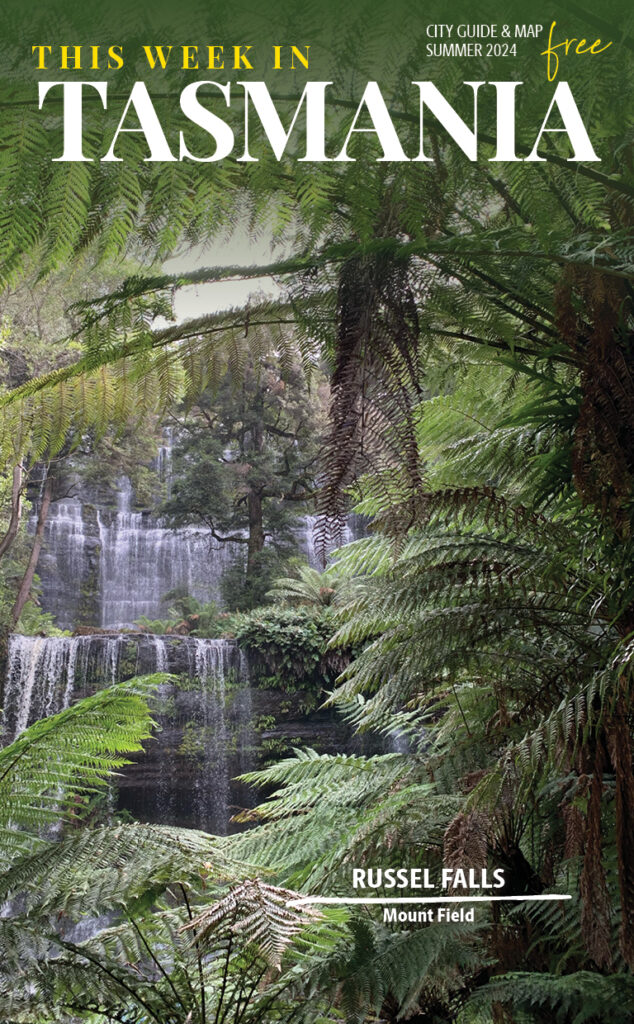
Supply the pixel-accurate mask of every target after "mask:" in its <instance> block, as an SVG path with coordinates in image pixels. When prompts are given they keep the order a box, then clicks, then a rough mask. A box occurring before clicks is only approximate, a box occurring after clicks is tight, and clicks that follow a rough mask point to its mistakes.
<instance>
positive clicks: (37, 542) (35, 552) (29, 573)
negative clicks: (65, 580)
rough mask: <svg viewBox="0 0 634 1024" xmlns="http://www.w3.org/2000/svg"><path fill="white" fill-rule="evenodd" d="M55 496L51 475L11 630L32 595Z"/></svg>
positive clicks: (16, 601)
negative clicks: (45, 530) (45, 529)
mask: <svg viewBox="0 0 634 1024" xmlns="http://www.w3.org/2000/svg"><path fill="white" fill-rule="evenodd" d="M52 495H53V477H52V475H51V474H50V473H49V474H48V475H47V477H46V482H45V484H44V493H43V494H42V504H41V506H40V512H39V515H38V517H37V526H36V528H35V537H34V538H33V547H32V548H31V554H30V556H29V563H28V565H27V567H26V572H25V573H24V576H23V577H22V582H21V584H20V589H19V590H18V596H17V597H16V599H15V604H14V606H13V610H12V612H11V629H12V630H13V629H15V627H16V625H17V622H18V619H19V618H20V616H21V614H22V612H23V610H24V606H25V604H26V602H27V601H28V599H29V596H30V594H31V587H32V586H33V577H34V576H35V570H36V569H37V563H38V561H39V557H40V551H41V550H42V542H43V540H44V527H45V526H46V520H47V517H48V510H49V508H50V505H51V497H52Z"/></svg>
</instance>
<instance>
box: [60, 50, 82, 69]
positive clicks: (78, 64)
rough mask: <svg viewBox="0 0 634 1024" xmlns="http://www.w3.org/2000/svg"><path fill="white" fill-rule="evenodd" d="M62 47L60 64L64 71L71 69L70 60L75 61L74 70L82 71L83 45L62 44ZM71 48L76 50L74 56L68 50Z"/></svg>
mask: <svg viewBox="0 0 634 1024" xmlns="http://www.w3.org/2000/svg"><path fill="white" fill-rule="evenodd" d="M60 49H61V51H62V60H61V64H60V67H61V69H62V71H68V70H70V69H69V66H68V62H69V60H72V61H73V70H74V71H81V46H62V47H60ZM69 50H74V53H73V55H72V56H71V55H70V53H69V52H68V51H69Z"/></svg>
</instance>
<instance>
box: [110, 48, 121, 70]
mask: <svg viewBox="0 0 634 1024" xmlns="http://www.w3.org/2000/svg"><path fill="white" fill-rule="evenodd" d="M108 57H109V58H110V59H109V60H108V67H109V68H110V70H111V71H112V70H115V69H116V70H117V71H118V70H119V69H120V68H122V67H123V47H122V46H109V47H108ZM111 61H114V64H112V63H111Z"/></svg>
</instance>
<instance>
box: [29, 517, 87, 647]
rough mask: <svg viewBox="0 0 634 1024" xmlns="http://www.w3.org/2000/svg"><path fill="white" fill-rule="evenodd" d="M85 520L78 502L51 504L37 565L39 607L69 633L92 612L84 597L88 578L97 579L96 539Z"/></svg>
mask: <svg viewBox="0 0 634 1024" xmlns="http://www.w3.org/2000/svg"><path fill="white" fill-rule="evenodd" d="M89 519H90V516H89V515H86V513H85V508H84V506H83V505H82V503H81V502H80V501H78V500H77V499H68V500H64V501H58V502H55V503H53V505H52V506H51V510H50V512H49V516H48V520H47V523H46V532H45V544H44V548H43V551H42V554H41V556H40V563H39V565H38V574H39V576H40V579H41V583H42V605H43V606H44V608H46V609H47V611H50V612H52V614H53V615H54V617H55V621H56V622H57V625H58V626H59V628H60V629H72V627H73V626H74V625H75V623H76V622H78V621H81V620H82V619H83V620H85V619H86V618H90V617H91V615H92V616H93V617H94V615H95V612H96V609H95V608H94V607H93V608H89V607H87V606H85V593H84V591H89V589H90V578H91V575H95V576H96V575H97V572H96V569H97V565H98V559H99V552H98V539H97V537H96V536H95V533H94V531H92V532H91V527H90V522H89ZM83 604H84V606H82V605H83Z"/></svg>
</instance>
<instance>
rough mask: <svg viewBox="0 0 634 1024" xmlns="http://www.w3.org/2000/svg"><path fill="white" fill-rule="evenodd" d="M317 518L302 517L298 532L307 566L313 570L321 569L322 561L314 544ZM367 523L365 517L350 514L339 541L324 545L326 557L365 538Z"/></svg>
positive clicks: (330, 541)
mask: <svg viewBox="0 0 634 1024" xmlns="http://www.w3.org/2000/svg"><path fill="white" fill-rule="evenodd" d="M319 518H320V517H319V516H304V518H303V520H302V526H301V527H300V529H299V530H298V540H299V545H300V547H301V549H302V551H303V553H304V555H305V556H306V558H307V560H308V564H309V565H311V566H312V567H313V569H322V568H323V564H322V560H321V557H320V556H319V555H318V552H317V546H316V544H315V533H316V530H317V524H318V522H319ZM368 523H369V520H368V519H367V518H366V517H365V516H360V515H356V514H355V513H350V514H349V515H348V516H347V517H346V523H345V526H344V527H343V528H342V530H341V535H340V538H339V540H337V541H335V540H332V539H331V538H329V539H328V542H327V543H326V554H327V555H328V554H329V553H330V552H331V551H333V550H334V549H335V548H338V547H343V545H344V544H350V542H351V541H353V540H359V538H360V537H365V536H366V535H367V529H368Z"/></svg>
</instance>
